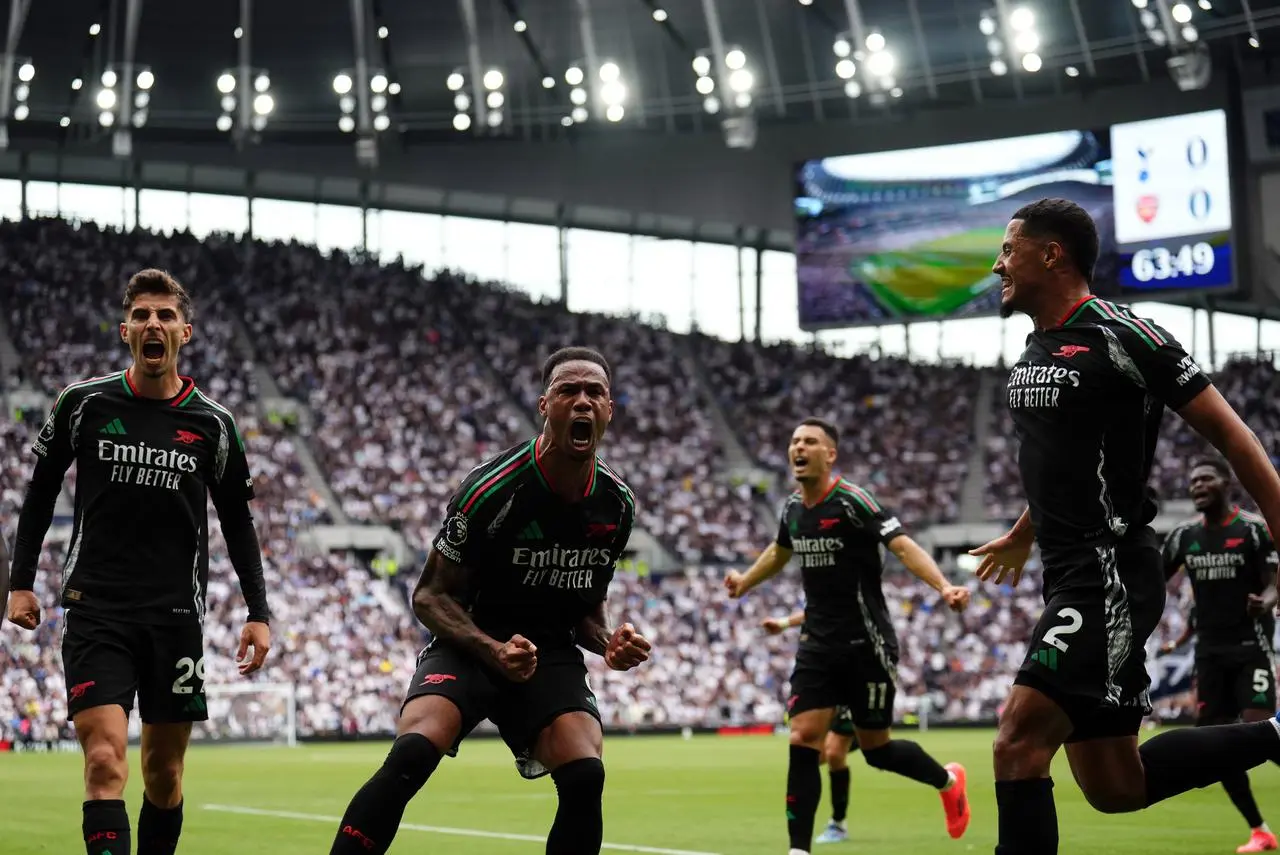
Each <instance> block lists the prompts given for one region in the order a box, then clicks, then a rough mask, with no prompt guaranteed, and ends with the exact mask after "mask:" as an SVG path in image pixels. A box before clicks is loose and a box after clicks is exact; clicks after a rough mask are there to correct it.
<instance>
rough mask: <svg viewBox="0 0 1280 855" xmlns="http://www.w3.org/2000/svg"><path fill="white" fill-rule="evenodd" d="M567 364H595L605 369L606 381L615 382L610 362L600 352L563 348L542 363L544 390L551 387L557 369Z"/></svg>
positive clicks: (584, 348) (580, 348)
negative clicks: (552, 376) (552, 377)
mask: <svg viewBox="0 0 1280 855" xmlns="http://www.w3.org/2000/svg"><path fill="white" fill-rule="evenodd" d="M566 362H594V363H595V364H596V365H599V366H600V367H601V368H603V369H604V379H605V380H607V381H609V383H612V382H613V372H612V371H611V370H610V369H609V361H608V360H607V359H605V358H604V357H603V356H601V355H600V352H599V351H596V350H592V349H591V348H589V347H562V348H560V349H559V350H557V351H556V352H555V353H553V354H551V355H550V356H548V357H547V361H546V362H544V363H542V388H543V389H546V388H547V387H549V386H550V385H551V375H552V374H555V373H556V369H557V368H559V367H560V366H561V365H564V364H565V363H566Z"/></svg>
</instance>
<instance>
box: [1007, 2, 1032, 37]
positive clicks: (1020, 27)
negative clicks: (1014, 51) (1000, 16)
mask: <svg viewBox="0 0 1280 855" xmlns="http://www.w3.org/2000/svg"><path fill="white" fill-rule="evenodd" d="M1035 25H1036V15H1035V12H1032V11H1031V10H1030V9H1029V8H1027V7H1026V6H1019V7H1017V8H1016V9H1014V10H1013V11H1012V12H1010V13H1009V26H1010V28H1012V29H1013V30H1014V31H1015V32H1019V33H1021V32H1025V31H1027V30H1029V29H1031V28H1032V27H1034V26H1035Z"/></svg>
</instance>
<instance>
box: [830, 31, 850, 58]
mask: <svg viewBox="0 0 1280 855" xmlns="http://www.w3.org/2000/svg"><path fill="white" fill-rule="evenodd" d="M831 50H832V52H833V53H834V54H835V55H836V56H838V57H840V58H841V59H844V58H845V57H847V56H849V55H850V54H852V53H853V45H851V44H849V40H848V39H846V38H844V37H843V36H841V37H840V38H837V39H836V40H835V42H834V43H832V45H831Z"/></svg>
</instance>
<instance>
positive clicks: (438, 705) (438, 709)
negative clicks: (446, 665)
mask: <svg viewBox="0 0 1280 855" xmlns="http://www.w3.org/2000/svg"><path fill="white" fill-rule="evenodd" d="M461 731H462V713H461V712H459V710H458V707H457V706H456V705H454V703H453V701H451V700H449V699H448V698H444V697H441V696H440V695H421V696H419V697H416V698H413V699H412V700H410V701H409V702H408V703H407V704H405V707H404V711H403V712H402V713H401V715H400V723H399V725H398V726H397V727H396V741H395V742H394V743H393V744H392V746H391V751H390V752H388V753H387V757H386V759H385V760H383V761H382V767H381V768H380V769H378V771H377V772H374V773H373V777H372V778H370V779H369V780H368V781H367V782H366V783H365V785H364V786H363V787H361V788H360V791H359V792H357V793H356V794H355V796H354V797H353V798H352V799H351V804H350V805H348V806H347V812H346V813H345V814H343V816H342V822H341V823H340V824H339V825H338V834H337V837H335V838H334V841H333V847H332V848H331V849H330V850H329V853H330V855H370V853H372V855H382V853H385V852H386V851H387V850H388V849H389V848H391V841H392V840H393V839H395V836H396V830H397V829H398V828H399V827H400V820H401V818H402V817H403V816H404V809H405V807H406V806H408V804H409V802H410V801H411V800H412V799H413V797H414V796H416V795H417V794H418V791H419V790H421V789H422V787H423V785H425V784H426V783H427V779H428V778H430V777H431V774H432V773H433V772H434V771H435V770H436V767H437V766H438V765H440V758H441V757H442V756H443V755H444V754H445V752H447V751H449V749H451V748H452V747H453V745H454V743H455V742H457V739H458V734H459V733H460V732H461Z"/></svg>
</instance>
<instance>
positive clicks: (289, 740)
mask: <svg viewBox="0 0 1280 855" xmlns="http://www.w3.org/2000/svg"><path fill="white" fill-rule="evenodd" d="M205 699H206V702H207V704H208V707H209V720H208V721H198V722H196V723H195V724H194V725H192V727H191V741H192V743H199V744H211V743H217V742H225V743H245V742H261V743H274V744H277V745H289V746H294V745H297V744H298V705H297V694H296V692H295V687H294V685H293V684H292V683H229V684H226V685H206V686H205ZM129 724H130V727H129V730H130V734H129V735H130V736H131V737H134V738H136V737H137V736H138V735H139V734H140V733H141V729H142V725H141V722H140V721H139V720H138V711H137V709H136V708H135V709H134V711H133V714H132V715H131V716H130V722H129Z"/></svg>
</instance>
